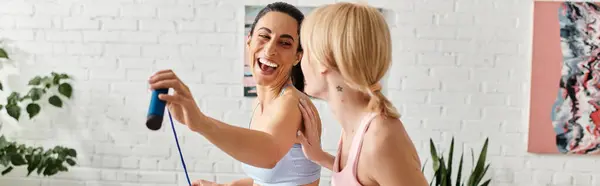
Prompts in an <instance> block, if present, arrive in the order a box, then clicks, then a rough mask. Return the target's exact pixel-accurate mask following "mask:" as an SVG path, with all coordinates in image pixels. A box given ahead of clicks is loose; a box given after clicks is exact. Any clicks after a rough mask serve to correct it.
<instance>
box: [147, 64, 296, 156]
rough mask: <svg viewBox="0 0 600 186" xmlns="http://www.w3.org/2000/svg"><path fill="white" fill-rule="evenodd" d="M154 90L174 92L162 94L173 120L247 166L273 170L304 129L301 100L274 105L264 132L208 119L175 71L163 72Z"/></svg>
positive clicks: (156, 77)
mask: <svg viewBox="0 0 600 186" xmlns="http://www.w3.org/2000/svg"><path fill="white" fill-rule="evenodd" d="M148 82H149V83H150V88H151V89H153V90H156V89H170V88H172V89H173V90H174V92H173V93H172V94H160V95H159V96H158V97H159V99H161V100H163V101H166V102H167V106H168V108H169V111H170V112H172V113H173V117H174V118H175V119H176V120H177V121H179V122H181V123H183V124H185V125H187V126H188V128H189V129H190V130H192V131H195V132H198V133H200V134H202V135H203V136H204V137H205V138H207V139H208V140H209V141H210V142H211V143H213V144H214V145H216V146H217V147H218V148H220V149H221V150H222V151H224V152H225V153H227V154H229V155H230V156H232V157H233V158H235V159H237V160H238V161H241V162H243V163H246V164H249V165H252V166H256V167H262V168H272V167H274V166H275V165H276V164H277V162H278V161H279V160H280V159H281V158H282V157H283V156H284V155H285V154H286V153H287V151H288V150H289V149H290V148H291V146H292V145H293V143H294V142H295V141H296V132H297V131H298V129H299V126H300V119H301V118H300V111H299V109H298V98H295V97H293V96H292V95H290V94H284V95H283V96H281V97H280V98H279V99H277V100H275V101H274V102H273V103H272V104H273V105H274V106H275V108H273V109H272V110H274V111H275V113H270V114H271V115H270V116H269V117H267V121H265V122H266V123H264V126H266V127H265V128H264V129H262V130H261V131H257V130H250V129H246V128H241V127H237V126H233V125H228V124H226V123H223V122H221V121H218V120H215V119H213V118H210V117H207V116H205V115H204V114H203V113H202V112H201V111H200V108H198V106H197V105H196V102H195V101H194V97H193V96H192V93H191V91H190V89H189V88H188V87H187V86H186V85H185V84H184V83H183V82H182V81H181V80H180V79H179V78H178V77H177V75H175V73H174V72H173V71H172V70H161V71H158V72H156V73H155V74H153V75H152V76H151V77H150V79H149V80H148Z"/></svg>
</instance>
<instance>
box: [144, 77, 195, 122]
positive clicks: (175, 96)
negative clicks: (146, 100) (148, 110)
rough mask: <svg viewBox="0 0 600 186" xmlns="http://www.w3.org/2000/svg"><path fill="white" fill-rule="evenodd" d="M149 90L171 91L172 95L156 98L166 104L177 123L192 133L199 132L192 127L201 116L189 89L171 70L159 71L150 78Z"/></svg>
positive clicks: (162, 95) (161, 95)
mask: <svg viewBox="0 0 600 186" xmlns="http://www.w3.org/2000/svg"><path fill="white" fill-rule="evenodd" d="M148 82H149V83H150V89H152V90H156V89H167V88H170V89H173V90H174V91H173V93H172V94H160V95H159V96H158V98H159V99H160V100H163V101H166V102H167V108H168V109H169V111H170V112H171V114H172V116H173V117H174V118H175V120H177V121H178V122H179V123H183V124H185V125H187V126H188V128H190V129H191V130H192V131H198V130H200V128H199V127H200V126H196V125H194V124H195V123H197V122H192V121H199V120H200V119H201V118H202V117H203V114H202V112H200V109H199V108H198V106H197V105H196V101H195V100H194V97H193V96H192V93H191V92H190V89H189V88H188V87H187V86H186V85H185V84H184V83H183V82H182V81H181V80H180V79H179V78H178V77H177V75H175V73H174V72H173V71H172V70H161V71H158V72H156V73H155V74H154V75H152V76H150V79H149V80H148Z"/></svg>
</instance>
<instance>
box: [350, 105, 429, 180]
mask: <svg viewBox="0 0 600 186" xmlns="http://www.w3.org/2000/svg"><path fill="white" fill-rule="evenodd" d="M361 157H364V158H362V160H361V161H365V162H366V164H367V165H368V169H369V170H370V171H369V174H370V175H369V177H370V178H371V179H372V180H373V181H375V182H378V183H379V184H380V185H386V184H382V183H388V184H387V185H389V184H390V183H394V185H405V184H408V183H419V182H421V183H424V182H422V181H423V180H424V178H423V177H422V176H423V175H422V173H421V169H420V168H421V162H420V159H419V155H418V154H417V151H416V148H415V146H414V143H413V142H412V140H411V139H410V137H409V136H408V134H407V132H406V130H405V128H404V126H403V123H402V121H400V120H399V119H393V118H386V117H383V116H377V117H376V118H375V119H373V121H371V124H370V126H369V130H368V131H367V133H366V134H365V137H364V139H363V150H362V154H361ZM393 175H403V176H397V177H395V178H394V179H395V180H393V179H389V178H390V176H392V177H393ZM400 177H403V178H400ZM382 179H383V180H382ZM412 185H420V184H412Z"/></svg>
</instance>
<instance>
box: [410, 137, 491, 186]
mask: <svg viewBox="0 0 600 186" xmlns="http://www.w3.org/2000/svg"><path fill="white" fill-rule="evenodd" d="M488 142H489V139H488V138H486V139H485V143H484V144H483V147H482V148H481V152H480V154H479V157H478V158H477V163H476V164H474V167H472V168H471V170H470V175H469V177H468V178H467V179H465V180H462V175H463V154H464V153H462V152H461V155H460V160H459V163H458V170H457V176H456V179H455V180H454V181H453V178H452V171H453V169H454V168H453V166H454V164H453V162H452V161H453V156H454V137H452V141H451V142H450V150H449V152H448V158H447V162H446V160H445V159H446V158H444V155H443V154H442V153H440V154H438V152H437V150H436V148H435V145H434V143H433V140H432V139H429V147H430V152H431V159H432V168H433V172H434V175H433V179H432V180H431V181H430V183H429V185H436V186H487V185H489V184H490V182H491V181H492V179H488V180H485V181H483V178H484V176H485V174H486V173H487V171H488V169H489V167H490V164H487V165H486V162H485V161H486V156H487V148H488ZM471 161H472V162H473V163H475V156H474V153H473V149H471ZM426 164H427V162H425V164H424V165H423V169H422V170H421V171H422V172H424V171H425V166H426Z"/></svg>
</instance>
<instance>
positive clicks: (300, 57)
mask: <svg viewBox="0 0 600 186" xmlns="http://www.w3.org/2000/svg"><path fill="white" fill-rule="evenodd" d="M302 54H304V53H303V52H296V61H295V62H294V66H296V65H298V64H299V63H300V61H302Z"/></svg>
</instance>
